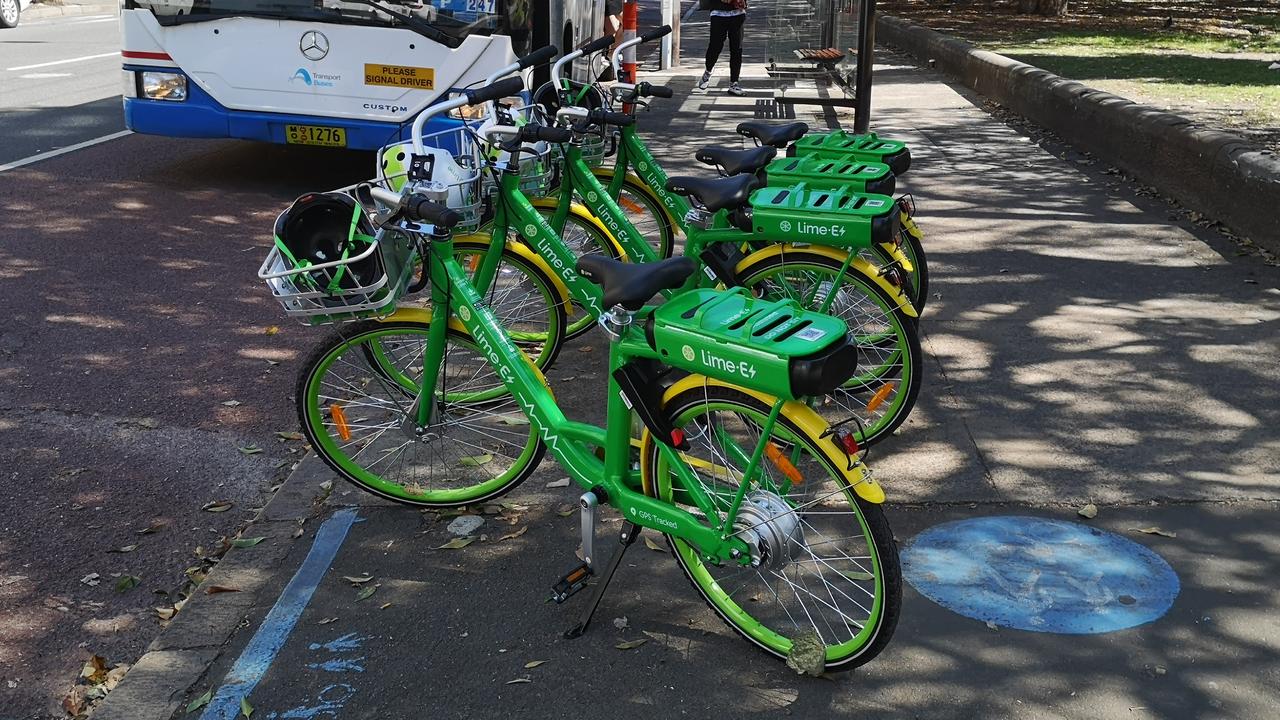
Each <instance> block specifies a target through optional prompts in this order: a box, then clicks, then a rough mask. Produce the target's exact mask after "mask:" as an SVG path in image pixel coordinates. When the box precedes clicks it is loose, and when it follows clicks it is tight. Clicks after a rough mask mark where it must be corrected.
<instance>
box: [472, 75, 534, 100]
mask: <svg viewBox="0 0 1280 720" xmlns="http://www.w3.org/2000/svg"><path fill="white" fill-rule="evenodd" d="M523 90H524V78H518V77H509V78H506V79H504V80H499V81H498V82H496V83H494V84H492V85H485V86H484V87H482V88H476V89H475V90H467V91H465V93H466V96H467V104H468V105H479V104H480V103H484V102H489V101H490V100H497V99H499V98H504V97H508V96H510V95H519V94H520V92H522V91H523Z"/></svg>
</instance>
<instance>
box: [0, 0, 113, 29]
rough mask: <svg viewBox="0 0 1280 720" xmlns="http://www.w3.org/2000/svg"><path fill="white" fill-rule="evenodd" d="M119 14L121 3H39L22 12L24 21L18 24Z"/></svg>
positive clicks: (19, 25)
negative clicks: (46, 19)
mask: <svg viewBox="0 0 1280 720" xmlns="http://www.w3.org/2000/svg"><path fill="white" fill-rule="evenodd" d="M119 14H120V3H118V2H114V3H113V2H98V3H86V4H83V5H81V4H75V5H52V4H49V3H38V4H35V5H29V6H28V7H27V9H26V10H23V11H22V20H21V21H20V22H19V23H18V27H22V22H24V21H27V20H37V19H40V18H56V17H76V16H79V15H119Z"/></svg>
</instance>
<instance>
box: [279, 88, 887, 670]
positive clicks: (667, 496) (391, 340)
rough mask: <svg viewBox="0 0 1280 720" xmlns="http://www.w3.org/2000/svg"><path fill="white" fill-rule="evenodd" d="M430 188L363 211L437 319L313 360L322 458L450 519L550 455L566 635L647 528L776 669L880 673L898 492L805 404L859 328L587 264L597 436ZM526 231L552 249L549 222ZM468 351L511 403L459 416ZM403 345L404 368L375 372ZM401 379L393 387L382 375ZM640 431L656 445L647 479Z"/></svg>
mask: <svg viewBox="0 0 1280 720" xmlns="http://www.w3.org/2000/svg"><path fill="white" fill-rule="evenodd" d="M513 83H519V80H518V79H512V81H511V82H505V81H504V82H499V83H496V84H494V85H491V86H488V87H486V88H483V89H481V90H478V91H467V92H466V93H464V94H463V95H462V96H460V97H458V98H455V99H452V100H449V101H446V102H443V103H440V104H437V105H435V106H433V107H431V108H429V109H428V110H427V111H425V113H426V114H436V113H441V112H446V111H448V110H450V109H452V108H456V107H461V106H463V105H467V104H472V105H474V104H477V103H482V102H487V101H489V100H492V99H495V98H499V97H504V96H507V95H509V94H511V93H512V92H513V87H514V85H513ZM416 127H420V126H416ZM557 131H558V132H561V133H563V132H566V131H563V130H559V129H557V128H513V129H512V130H511V131H507V130H501V131H498V132H499V133H501V132H515V133H517V135H516V138H518V139H519V140H520V141H525V140H536V139H550V140H554V139H556V132H557ZM415 139H417V131H415ZM561 139H564V138H563V136H561ZM520 146H521V143H519V142H517V143H515V144H514V145H512V151H511V158H510V160H509V161H508V163H507V167H506V168H505V169H504V173H509V174H513V175H514V174H518V170H514V169H513V167H516V166H518V156H519V154H520ZM419 148H420V145H419ZM415 159H416V158H415ZM415 175H416V173H414V174H411V176H410V180H411V181H410V182H409V183H408V184H406V186H405V187H404V189H403V190H402V192H400V193H396V192H393V191H390V190H387V189H384V188H380V187H371V188H366V189H365V190H364V192H365V193H367V197H368V198H370V199H371V200H372V201H373V202H374V203H375V204H376V205H377V206H378V208H379V209H380V212H378V213H377V215H376V221H377V225H378V227H377V230H376V235H375V238H376V240H377V244H378V246H379V249H380V250H381V251H383V252H384V253H387V257H385V258H384V269H386V270H387V271H388V272H389V273H390V274H391V275H396V274H397V273H395V271H394V267H399V265H398V264H397V263H396V262H394V261H395V260H397V259H398V260H400V261H401V262H408V263H409V264H410V265H412V264H413V263H412V257H410V258H405V257H404V249H405V248H408V249H409V250H410V253H411V254H421V255H422V256H423V257H422V260H423V263H424V266H425V268H426V270H427V272H428V273H429V275H430V284H429V285H430V297H431V307H430V313H431V319H430V321H429V322H427V323H426V324H425V325H424V324H422V323H420V322H410V323H406V322H404V321H402V320H401V319H400V318H398V317H397V314H394V313H393V314H391V315H390V316H389V317H386V318H385V319H383V320H381V321H379V320H358V321H356V322H353V323H347V324H344V325H343V326H340V329H339V331H337V332H335V333H334V335H333V336H331V337H330V338H328V339H327V340H325V341H324V342H322V343H321V344H320V345H319V346H318V347H317V348H316V351H315V352H314V353H313V354H312V355H311V357H310V358H309V359H308V360H307V362H306V365H305V367H304V368H303V369H302V372H301V374H300V376H299V381H298V393H297V402H298V411H299V416H300V420H301V422H302V427H303V429H304V432H305V433H306V435H307V437H308V439H309V440H310V442H311V444H312V447H314V448H315V450H316V452H317V454H318V455H319V456H320V457H321V458H323V459H324V461H325V462H326V463H328V464H329V465H330V467H332V468H334V469H335V470H336V471H337V472H338V473H339V474H340V475H341V476H342V477H344V478H346V479H348V480H351V481H353V482H355V483H356V484H357V485H359V486H360V487H362V488H363V489H366V490H369V491H371V492H374V493H377V494H380V495H383V496H386V497H391V498H393V499H396V500H399V501H402V502H407V503H411V504H415V505H422V506H431V507H445V506H456V505H463V504H468V503H475V502H479V501H482V500H484V499H487V498H492V497H496V496H498V495H501V494H502V493H505V492H507V491H509V490H510V489H512V488H513V487H515V486H516V485H517V484H518V483H519V482H520V481H522V480H523V479H525V478H526V477H528V475H529V474H530V473H531V472H532V471H533V469H534V467H536V465H537V464H538V462H539V461H540V459H541V458H542V456H543V454H544V452H545V451H547V450H550V452H551V454H552V456H553V457H555V458H556V460H557V461H558V462H559V463H560V465H561V466H562V467H563V468H564V469H565V470H566V471H567V472H568V473H569V475H570V477H571V478H573V480H574V482H576V483H577V484H578V485H579V486H580V487H581V488H582V489H583V490H584V493H583V495H582V498H581V502H580V505H581V508H582V510H581V512H582V519H583V523H582V527H583V537H582V547H583V552H584V556H585V558H586V560H585V561H584V562H583V563H582V564H580V565H578V566H576V567H574V568H573V569H572V570H570V571H569V572H568V573H566V574H565V575H564V576H563V577H561V578H560V580H559V581H558V582H557V583H556V585H555V590H554V592H555V597H556V599H558V600H562V601H563V600H564V599H567V598H568V597H570V596H572V595H573V594H574V593H576V592H578V591H580V590H581V589H583V588H585V587H587V586H588V585H587V581H588V579H589V578H590V577H592V576H593V575H600V578H599V582H598V583H597V584H596V586H595V588H594V592H593V596H592V598H591V600H590V601H589V603H588V604H587V605H586V606H585V607H584V608H583V613H582V616H581V618H580V620H579V622H578V624H577V625H576V626H575V627H574V628H573V629H572V630H571V631H570V632H569V633H568V635H570V636H577V635H580V634H582V632H583V631H584V630H585V629H586V627H587V625H588V623H589V622H590V620H591V617H592V615H593V613H594V611H595V609H596V607H597V606H598V604H599V602H600V599H601V597H602V595H603V593H604V591H605V589H606V588H607V586H608V584H609V580H610V579H611V577H612V575H613V573H614V572H615V571H616V569H617V568H618V567H619V564H620V561H621V558H622V555H623V552H624V551H625V549H626V548H627V547H629V546H630V545H631V544H632V543H634V541H635V539H636V537H637V536H638V535H639V534H640V533H641V532H642V531H643V530H644V529H646V528H647V529H651V530H656V531H658V532H661V533H663V534H664V535H665V536H666V537H667V540H668V542H669V543H670V544H671V547H672V549H673V554H674V556H675V558H676V562H677V563H678V564H679V566H680V567H681V569H682V571H683V572H684V573H685V574H686V576H687V577H688V578H689V579H690V581H691V582H692V583H693V585H694V587H695V588H696V589H697V590H698V592H699V593H700V594H701V596H702V597H703V598H704V599H705V600H706V601H707V603H708V604H709V605H710V606H711V607H712V608H713V610H714V611H715V612H716V613H717V614H718V615H719V616H720V617H721V618H722V619H723V620H724V621H725V622H726V623H728V624H729V626H730V627H731V628H732V629H733V630H735V631H736V632H737V633H739V634H741V635H742V636H743V637H745V638H746V639H748V640H749V641H750V642H751V643H752V644H754V645H756V646H757V647H759V648H761V649H763V650H764V651H766V652H767V653H769V654H771V655H773V656H775V657H779V658H783V657H786V656H787V655H788V654H789V653H790V652H791V651H792V648H793V646H794V645H795V643H796V642H797V641H801V642H804V643H805V644H806V645H812V644H814V643H818V644H819V647H820V648H821V649H822V652H823V654H824V656H825V663H826V668H827V669H828V670H832V671H835V670H847V669H850V668H852V667H856V666H858V665H861V664H862V663H865V662H867V661H869V660H871V659H872V658H874V657H875V656H876V655H877V654H878V653H879V652H880V651H881V650H882V649H883V648H884V647H885V645H886V644H887V643H888V642H889V639H890V637H891V635H892V633H893V630H894V628H895V626H896V623H897V617H898V614H899V608H900V603H901V575H900V568H899V564H898V556H897V549H896V546H895V543H894V540H893V536H892V533H891V531H890V529H889V526H888V523H887V521H886V520H885V518H884V514H883V512H882V510H881V505H880V504H881V503H882V502H883V499H884V494H883V491H882V489H881V488H880V486H879V485H878V484H877V483H876V482H875V480H874V479H873V478H872V476H871V474H870V472H869V470H868V469H867V468H866V466H865V465H864V464H863V462H862V457H861V454H860V450H859V447H858V445H857V442H856V440H855V439H854V438H853V436H852V435H851V434H850V433H849V432H847V431H845V430H843V429H841V428H834V429H833V428H831V427H829V426H827V425H826V423H825V422H824V421H823V420H822V419H821V418H820V417H819V416H818V415H817V414H816V413H814V411H813V410H812V409H811V408H809V407H808V406H807V405H805V404H803V403H801V402H798V401H796V400H795V398H797V397H801V396H809V395H821V394H823V393H825V392H827V391H829V390H831V389H833V388H835V387H836V386H838V385H840V384H841V383H842V382H843V381H844V379H845V377H846V376H847V375H848V374H849V372H850V371H851V369H852V368H851V366H852V365H853V363H854V362H855V361H856V354H857V353H856V350H855V349H854V348H853V347H852V346H851V345H850V343H849V341H848V335H847V328H846V327H845V325H844V323H843V322H842V321H840V320H839V319H837V318H833V317H830V316H826V315H821V314H818V313H815V312H811V311H806V310H804V309H802V308H801V307H799V306H798V305H797V304H796V303H794V302H791V301H786V300H781V301H773V300H761V299H759V298H755V297H753V296H752V295H751V294H750V293H748V292H745V291H744V290H743V289H740V288H738V289H733V290H728V291H718V290H711V289H702V290H695V291H691V292H687V293H684V294H682V295H679V296H677V297H675V298H674V299H672V300H669V301H668V302H666V303H664V304H662V305H661V306H658V307H656V308H655V307H652V306H645V304H644V303H645V302H646V301H647V300H648V299H649V298H650V297H652V296H653V295H655V294H656V293H658V292H661V291H663V290H672V289H675V288H677V287H680V286H682V285H684V284H685V283H686V282H687V280H688V278H689V277H690V276H691V275H692V274H693V273H694V272H695V269H696V268H695V265H694V263H692V262H691V261H690V260H689V259H686V258H673V259H669V260H666V261H663V262H660V263H654V264H644V265H638V264H630V263H623V262H618V261H614V260H611V259H609V258H604V257H599V256H588V257H585V258H582V259H581V260H580V261H578V262H577V263H576V268H577V271H578V276H579V277H581V278H583V281H584V282H589V283H591V284H592V285H593V286H595V287H596V292H597V294H598V296H599V298H600V301H599V302H600V307H601V308H604V311H603V312H601V313H600V325H601V326H602V328H603V330H604V331H605V332H607V333H608V334H609V336H610V350H609V370H610V374H609V379H608V398H609V399H608V406H607V412H606V423H605V426H604V427H596V426H593V425H589V424H586V423H582V422H578V421H574V420H570V419H568V418H567V417H566V416H565V415H564V413H563V412H562V411H561V409H560V408H559V406H558V405H557V404H556V402H555V399H554V397H553V395H552V392H551V390H550V389H549V388H548V387H547V385H546V381H545V378H543V376H542V374H541V373H540V372H539V371H538V369H537V368H536V367H535V366H534V365H533V363H532V362H531V361H530V360H529V358H528V356H527V355H526V354H525V353H524V352H522V351H521V349H520V348H519V347H518V346H517V345H516V344H515V343H514V342H513V341H512V340H511V338H510V337H509V336H508V334H507V332H506V331H505V330H504V328H503V326H502V323H501V321H500V320H499V319H498V318H497V317H496V316H495V315H494V314H493V313H492V312H491V310H490V308H489V307H488V305H487V304H486V302H485V301H484V299H483V297H482V295H481V294H480V292H479V291H477V288H476V286H475V285H474V284H473V277H472V273H471V272H469V271H468V270H467V269H466V268H465V267H464V266H463V265H462V264H461V263H460V262H459V260H458V258H457V254H456V249H455V247H454V244H453V237H452V234H451V228H452V227H453V226H454V225H455V224H456V223H457V222H458V221H459V220H460V219H461V218H460V215H459V214H458V213H456V212H455V211H453V210H450V209H448V208H446V207H443V206H441V205H439V204H436V203H435V202H433V201H432V196H431V189H430V187H429V185H423V184H421V183H419V182H418V181H417V179H416V177H415ZM424 188H425V189H424ZM531 221H532V222H538V223H541V224H542V225H543V226H544V227H543V228H540V230H543V231H546V232H549V231H550V229H549V228H546V227H545V225H546V222H545V220H544V219H542V217H541V215H539V214H537V213H536V212H533V213H532V216H531ZM535 234H538V235H540V234H542V233H535ZM403 238H411V239H413V242H407V243H405V242H401V240H402V239H403ZM384 243H386V244H387V245H386V246H384V245H383V244H384ZM388 248H389V249H388ZM553 264H554V263H553ZM312 271H313V270H312V269H311V268H305V269H302V270H300V271H299V272H312ZM352 274H355V271H354V270H353V271H352ZM383 279H385V278H383ZM378 280H379V279H376V278H375V279H373V280H372V281H369V282H367V283H366V282H365V281H364V280H361V287H362V288H365V289H366V290H362V291H361V292H360V293H358V294H359V296H360V297H361V298H367V296H369V295H370V294H371V293H372V294H374V295H377V294H378V293H379V292H381V291H380V290H377V291H375V290H368V288H373V287H374V286H375V285H378ZM379 287H380V288H381V287H386V286H385V285H382V286H379ZM393 288H394V289H393V290H391V291H388V292H390V295H389V296H381V295H379V297H380V298H381V299H380V300H379V302H381V301H382V300H384V299H385V297H391V298H393V299H395V298H397V296H399V297H403V292H404V286H403V284H399V283H397V284H394V285H393ZM273 291H276V292H277V297H280V294H279V289H278V288H277V287H275V286H273ZM343 297H350V296H343V295H335V296H330V297H329V298H328V302H330V303H331V308H332V310H333V312H334V314H335V316H340V317H341V318H343V319H353V318H356V317H359V316H360V315H361V314H362V313H366V312H370V311H368V310H367V309H361V310H359V311H353V310H351V308H350V307H348V306H345V305H344V304H343V303H342V302H341V301H340V299H341V298H343ZM287 300H288V298H281V302H282V304H283V303H285V302H286V301H287ZM359 307H363V306H359ZM287 308H288V305H286V309H287ZM379 312H380V311H379ZM445 318H448V321H445V320H444V319H445ZM454 343H458V344H462V345H466V346H468V347H470V348H473V349H474V351H475V352H476V357H477V361H478V362H483V363H484V364H486V365H487V366H488V367H490V368H492V370H493V371H494V372H495V373H496V375H497V376H498V377H499V378H501V380H502V383H503V384H504V386H505V387H506V388H507V390H508V391H509V394H508V396H506V397H505V398H499V399H497V400H495V401H493V402H491V403H487V404H466V403H454V402H450V400H449V398H450V397H451V390H450V388H451V386H454V385H456V384H457V383H460V382H461V383H465V382H467V381H468V378H469V377H470V375H469V373H470V368H467V367H458V366H457V365H456V364H455V363H454V362H453V361H452V360H446V358H447V355H446V348H447V347H448V346H449V345H451V344H454ZM388 347H394V348H397V349H398V352H396V353H394V354H393V355H390V356H383V357H382V358H381V359H376V360H371V359H370V358H371V356H372V355H376V354H377V353H378V352H381V349H383V348H388ZM371 348H376V349H378V350H374V349H371ZM388 360H391V363H392V364H394V365H395V366H396V367H398V368H400V372H397V373H391V372H388ZM671 368H674V369H675V370H677V371H679V372H678V373H677V372H671V371H670V369H671ZM677 375H682V377H680V378H679V379H674V378H675V377H676V376H677ZM633 416H638V418H639V420H640V422H642V424H643V428H644V430H643V433H642V437H641V442H640V458H639V460H640V461H639V464H638V467H637V468H633V464H632V463H633V456H632V453H631V447H632V443H631V429H632V419H633ZM601 505H608V506H610V507H613V508H615V509H616V510H617V511H618V512H619V513H621V514H622V516H623V519H624V522H623V525H622V531H621V533H620V535H619V545H618V546H617V548H616V549H615V550H614V552H613V556H612V558H611V559H610V561H609V562H608V564H607V565H605V564H602V563H598V562H597V561H596V557H595V552H594V550H595V534H596V533H595V526H596V523H595V518H596V513H597V508H598V507H599V506H601Z"/></svg>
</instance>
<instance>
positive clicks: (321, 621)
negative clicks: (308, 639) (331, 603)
mask: <svg viewBox="0 0 1280 720" xmlns="http://www.w3.org/2000/svg"><path fill="white" fill-rule="evenodd" d="M335 622H338V618H336V617H327V618H321V619H319V620H317V621H316V624H317V625H328V624H329V623H335Z"/></svg>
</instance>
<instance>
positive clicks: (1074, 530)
mask: <svg viewBox="0 0 1280 720" xmlns="http://www.w3.org/2000/svg"><path fill="white" fill-rule="evenodd" d="M902 569H903V574H904V575H905V577H906V579H907V581H908V582H910V583H911V585H912V587H914V588H915V589H916V590H917V591H918V592H919V593H920V594H921V595H924V596H925V597H927V598H929V599H930V600H933V601H934V602H936V603H938V604H939V605H941V606H943V607H945V608H947V609H949V610H951V611H953V612H956V613H959V614H961V615H964V616H966V617H971V618H974V619H976V620H981V621H984V622H989V623H993V624H996V625H1001V626H1003V627H1009V628H1016V629H1019V630H1032V631H1036V632H1052V633H1066V634H1073V635H1082V634H1089V633H1104V632H1112V631H1115V630H1123V629H1124V628H1129V627H1133V626H1135V625H1142V624H1143V623H1148V622H1151V621H1153V620H1156V619H1158V618H1160V617H1161V616H1162V615H1164V614H1165V612H1167V611H1168V610H1169V607H1170V606H1172V605H1173V601H1174V599H1175V598H1177V597H1178V591H1179V589H1180V584H1179V582H1178V575H1177V574H1176V573H1175V572H1174V571H1173V568H1171V567H1169V563H1167V562H1165V561H1164V558H1162V557H1160V556H1159V555H1157V554H1155V553H1154V552H1152V551H1151V550H1149V549H1147V548H1146V547H1143V546H1142V545H1139V544H1138V543H1135V542H1133V541H1131V540H1128V539H1126V538H1123V537H1120V536H1119V535H1116V534H1114V533H1109V532H1106V531H1104V530H1099V529H1097V528H1092V527H1088V526H1086V525H1081V524H1079V523H1073V522H1065V521H1061V520H1050V519H1046V518H1036V517H986V518H975V519H971V520H960V521H956V522H949V523H943V524H941V525H937V526H935V527H932V528H930V529H928V530H926V531H924V532H922V533H920V534H919V535H917V536H916V537H914V538H912V539H911V541H909V542H908V543H907V545H906V547H905V548H904V549H903V551H902Z"/></svg>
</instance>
